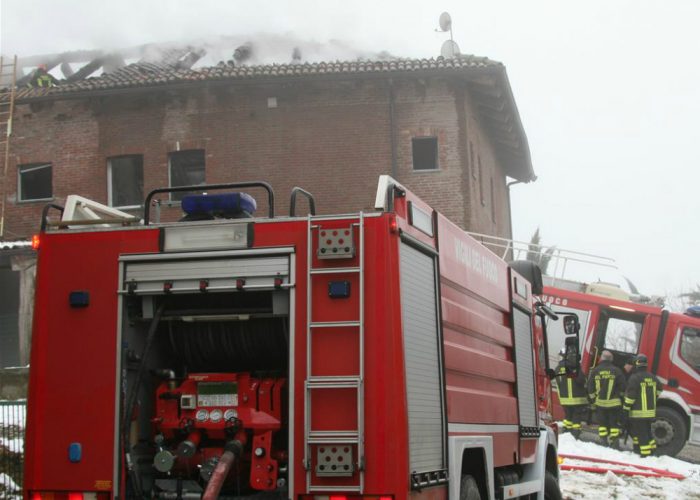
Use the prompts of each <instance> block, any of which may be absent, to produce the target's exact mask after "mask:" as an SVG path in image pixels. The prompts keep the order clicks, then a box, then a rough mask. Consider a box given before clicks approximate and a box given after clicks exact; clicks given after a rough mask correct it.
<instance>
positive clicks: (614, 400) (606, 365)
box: [588, 351, 625, 448]
mask: <svg viewBox="0 0 700 500" xmlns="http://www.w3.org/2000/svg"><path fill="white" fill-rule="evenodd" d="M612 360H613V355H612V353H611V352H610V351H603V353H602V354H601V355H600V363H599V364H598V366H596V367H595V368H594V369H593V371H591V375H590V377H589V379H588V394H589V397H590V400H591V401H592V402H593V404H594V406H595V408H596V417H597V420H598V424H599V425H598V442H599V443H600V444H603V445H606V444H607V445H610V446H611V447H613V448H617V447H618V445H619V439H620V425H619V421H620V410H621V409H622V398H623V397H624V393H625V376H624V374H623V373H622V370H620V369H619V368H618V367H617V366H615V365H613V363H612Z"/></svg>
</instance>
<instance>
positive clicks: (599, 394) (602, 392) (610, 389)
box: [588, 361, 625, 408]
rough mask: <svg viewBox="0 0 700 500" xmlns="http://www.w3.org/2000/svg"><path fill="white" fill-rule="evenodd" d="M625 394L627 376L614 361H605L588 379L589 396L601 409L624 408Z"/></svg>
mask: <svg viewBox="0 0 700 500" xmlns="http://www.w3.org/2000/svg"><path fill="white" fill-rule="evenodd" d="M624 392H625V376H624V374H623V373H622V370H620V369H619V368H618V367H617V366H615V365H613V364H612V361H603V362H601V363H600V364H599V365H598V366H596V367H595V368H594V369H593V371H591V375H590V377H589V378H588V394H589V395H590V397H591V400H592V401H594V402H595V405H596V406H598V407H599V408H616V407H618V406H622V397H623V394H624Z"/></svg>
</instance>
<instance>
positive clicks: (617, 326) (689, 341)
mask: <svg viewBox="0 0 700 500" xmlns="http://www.w3.org/2000/svg"><path fill="white" fill-rule="evenodd" d="M545 282H546V283H547V282H548V283H550V284H551V285H554V286H545V287H544V294H545V295H544V296H543V299H544V301H546V302H547V303H548V304H549V305H550V307H552V309H553V310H555V311H556V312H559V313H563V314H576V315H577V316H578V318H579V321H580V323H581V329H582V332H583V335H581V337H580V340H581V344H580V350H581V354H582V359H581V364H582V366H583V370H584V373H588V372H589V370H590V369H591V368H592V367H593V366H595V363H596V361H597V359H598V357H599V355H600V353H601V352H602V351H603V350H604V349H606V350H609V351H611V352H612V353H613V355H614V363H615V364H616V365H618V366H620V368H622V367H623V366H624V364H625V362H626V361H628V360H629V359H631V358H632V357H633V356H634V355H636V354H638V353H644V354H646V355H647V357H648V358H649V370H650V371H651V372H652V373H654V374H656V376H657V377H658V378H659V380H661V382H662V383H663V384H664V387H663V392H662V393H661V394H660V396H659V400H658V409H657V412H656V421H655V422H654V423H653V424H652V430H653V433H654V438H655V439H656V442H657V445H658V451H659V452H660V453H662V454H665V455H676V454H677V453H678V452H679V451H681V449H682V448H683V447H684V446H685V444H686V443H688V442H690V443H693V444H700V314H699V313H700V311H698V310H697V308H690V309H689V310H688V311H687V312H686V313H685V314H681V313H674V312H669V311H668V310H665V309H663V308H661V307H659V306H653V305H649V304H641V303H637V302H633V301H631V300H629V295H628V294H626V292H624V291H623V290H621V289H620V288H619V287H615V286H611V285H606V284H600V283H594V284H590V285H586V284H583V283H576V282H573V281H569V280H561V279H554V280H552V279H550V278H547V277H545ZM549 333H550V336H549V341H550V346H549V349H550V350H549V352H550V353H552V352H554V353H556V352H557V351H558V349H559V348H560V347H561V346H562V339H561V336H560V335H561V329H560V327H559V326H558V325H557V324H551V325H550V331H549Z"/></svg>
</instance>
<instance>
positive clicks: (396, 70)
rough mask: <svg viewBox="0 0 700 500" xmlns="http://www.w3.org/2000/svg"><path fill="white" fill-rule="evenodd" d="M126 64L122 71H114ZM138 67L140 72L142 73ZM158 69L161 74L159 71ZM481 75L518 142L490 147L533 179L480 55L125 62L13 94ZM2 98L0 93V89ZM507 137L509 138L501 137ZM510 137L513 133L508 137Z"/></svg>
mask: <svg viewBox="0 0 700 500" xmlns="http://www.w3.org/2000/svg"><path fill="white" fill-rule="evenodd" d="M125 69H128V71H125V72H124V73H122V74H119V71H123V70H125ZM141 71H143V74H141ZM161 73H162V74H161ZM466 75H482V76H488V77H489V78H490V79H493V82H494V83H495V84H496V85H497V86H498V87H499V88H500V89H501V91H502V92H503V98H504V101H505V105H506V106H507V109H506V110H505V111H506V113H507V115H509V116H510V117H512V124H513V126H514V130H513V133H514V134H515V136H512V135H511V137H514V138H515V141H516V142H517V145H516V146H515V147H514V146H513V145H508V146H499V144H498V142H499V141H498V137H497V136H498V132H493V133H491V134H490V135H492V139H494V143H495V144H494V146H496V149H497V150H498V151H500V153H499V154H498V156H499V160H500V163H501V164H502V166H503V169H504V173H505V174H506V175H507V176H509V177H511V178H513V179H516V180H518V181H521V182H532V181H534V180H535V179H536V176H535V173H534V169H533V166H532V160H531V157H530V149H529V145H528V141H527V136H526V134H525V130H524V127H523V124H522V121H521V119H520V114H519V111H518V107H517V105H516V103H515V97H514V95H513V90H512V88H511V86H510V81H509V79H508V75H507V73H506V69H505V66H504V65H503V64H502V63H500V62H498V61H493V60H490V59H488V58H485V57H476V56H461V57H458V58H454V59H445V58H442V57H438V58H430V59H396V60H392V61H373V60H359V61H336V62H318V63H302V64H270V65H258V66H229V65H226V64H219V65H217V66H211V67H207V68H202V69H200V70H179V71H178V70H174V69H173V70H169V69H168V68H166V67H162V66H161V67H155V66H141V65H139V64H133V65H129V66H127V67H125V68H122V69H121V70H118V71H116V72H114V73H112V74H105V75H103V76H100V77H97V78H88V79H86V80H81V81H76V82H72V83H68V84H66V85H63V86H62V85H57V86H55V87H50V88H31V89H21V90H20V91H19V92H18V95H17V97H16V103H17V104H31V103H33V102H42V101H44V102H46V101H63V100H74V99H85V98H90V97H102V96H110V95H123V94H135V93H149V92H157V91H163V90H168V91H178V90H187V89H192V88H201V87H219V86H227V85H266V84H280V83H291V82H303V81H308V80H314V81H319V82H321V81H343V80H357V79H373V80H374V79H389V78H402V77H414V78H421V77H430V76H433V77H434V76H440V77H449V76H466ZM0 100H2V94H0ZM501 139H503V140H508V138H503V137H501ZM510 140H511V141H512V140H513V139H512V138H511V139H510Z"/></svg>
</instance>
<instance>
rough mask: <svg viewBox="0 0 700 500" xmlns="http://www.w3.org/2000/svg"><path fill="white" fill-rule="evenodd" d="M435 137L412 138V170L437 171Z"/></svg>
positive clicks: (436, 144)
mask: <svg viewBox="0 0 700 500" xmlns="http://www.w3.org/2000/svg"><path fill="white" fill-rule="evenodd" d="M437 168H438V143H437V137H414V138H413V170H437Z"/></svg>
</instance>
